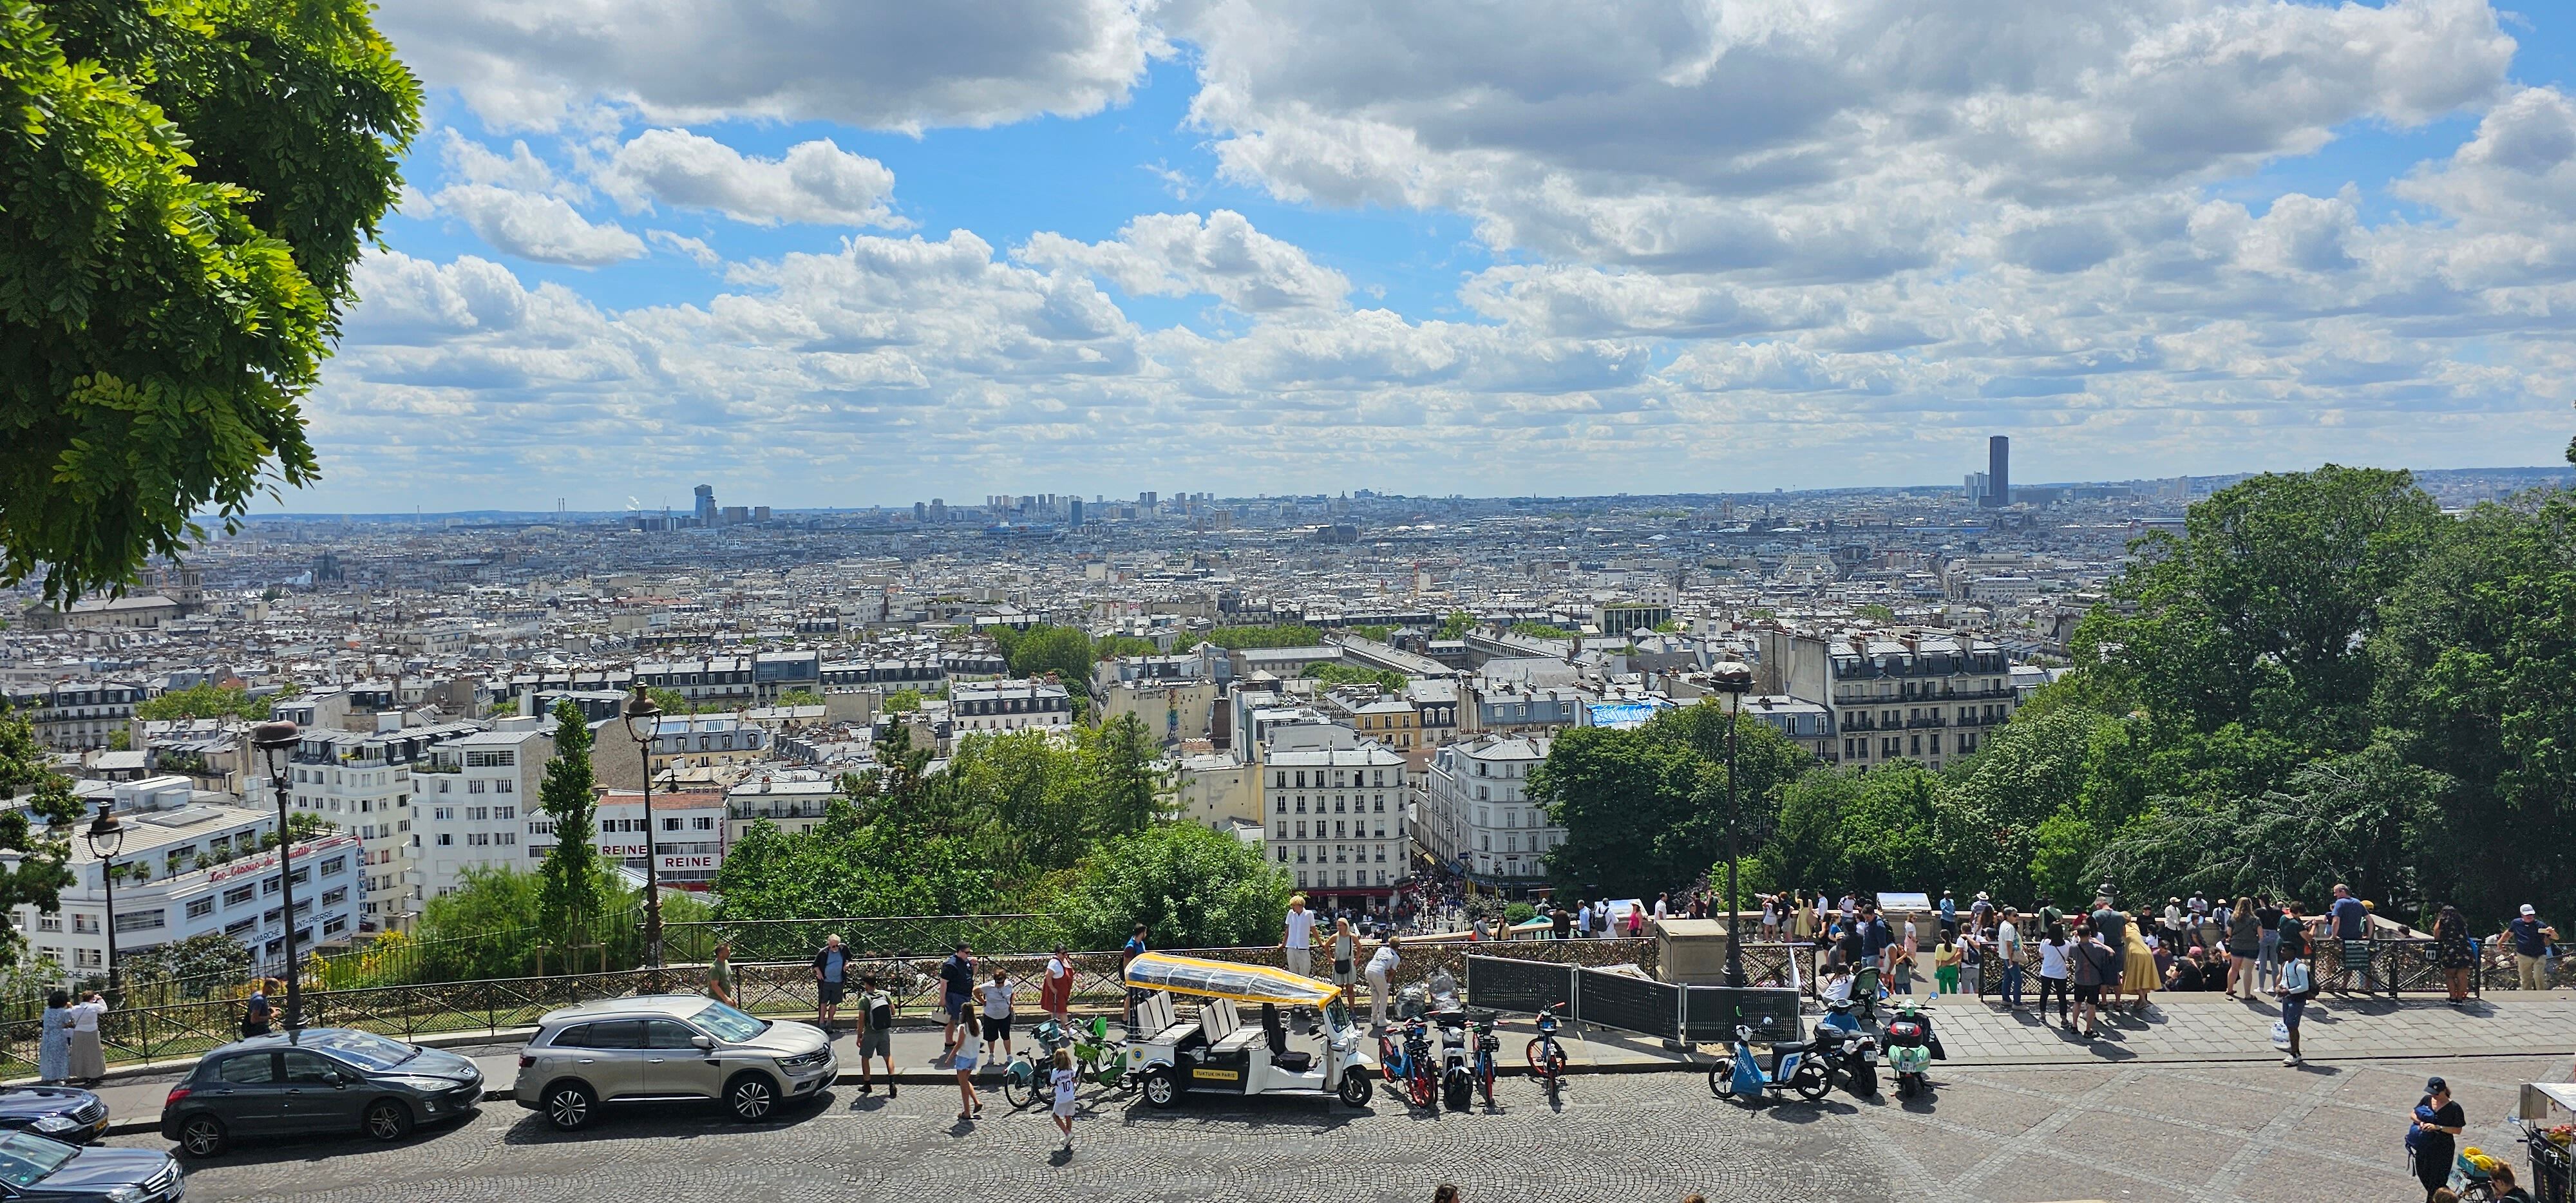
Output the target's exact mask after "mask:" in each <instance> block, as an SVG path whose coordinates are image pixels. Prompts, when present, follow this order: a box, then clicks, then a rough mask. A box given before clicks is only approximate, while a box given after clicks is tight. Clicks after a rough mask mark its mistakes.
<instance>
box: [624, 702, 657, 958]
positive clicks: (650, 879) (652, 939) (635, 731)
mask: <svg viewBox="0 0 2576 1203" xmlns="http://www.w3.org/2000/svg"><path fill="white" fill-rule="evenodd" d="M625 717H626V735H627V738H629V739H632V740H634V741H635V753H636V755H637V756H638V757H640V758H642V760H643V761H644V960H645V963H646V964H648V965H650V966H652V967H653V968H655V969H659V968H661V967H662V858H661V856H660V855H659V854H658V853H659V847H658V845H656V844H655V843H654V839H653V740H654V738H655V737H656V736H659V735H660V734H661V733H662V708H661V707H659V706H656V705H654V704H653V699H652V697H651V696H649V695H647V694H646V693H645V692H644V683H643V682H642V681H637V682H636V683H635V696H633V697H631V698H628V699H626V712H625Z"/></svg>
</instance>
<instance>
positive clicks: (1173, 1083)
mask: <svg viewBox="0 0 2576 1203" xmlns="http://www.w3.org/2000/svg"><path fill="white" fill-rule="evenodd" d="M1145 1102H1146V1103H1147V1104H1148V1105H1150V1106H1153V1107H1156V1108H1159V1109H1161V1110H1164V1111H1169V1110H1171V1109H1172V1108H1174V1107H1178V1106H1180V1105H1181V1079H1180V1076H1179V1075H1177V1074H1174V1073H1173V1072H1172V1071H1171V1070H1168V1069H1153V1070H1147V1071H1145Z"/></svg>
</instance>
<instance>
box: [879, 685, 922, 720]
mask: <svg viewBox="0 0 2576 1203" xmlns="http://www.w3.org/2000/svg"><path fill="white" fill-rule="evenodd" d="M919 709H921V691H920V690H918V689H898V690H896V691H894V692H893V693H890V694H887V695H885V712H886V713H888V714H909V713H911V712H913V711H915V710H919Z"/></svg>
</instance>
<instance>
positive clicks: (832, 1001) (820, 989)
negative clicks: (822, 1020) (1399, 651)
mask: <svg viewBox="0 0 2576 1203" xmlns="http://www.w3.org/2000/svg"><path fill="white" fill-rule="evenodd" d="M849 991H850V985H849V983H848V982H816V983H814V997H815V998H817V999H819V1000H821V1002H822V1004H823V1005H824V1006H827V1007H837V1006H839V1005H841V999H842V998H843V997H844V996H845V995H847V994H848V993H849Z"/></svg>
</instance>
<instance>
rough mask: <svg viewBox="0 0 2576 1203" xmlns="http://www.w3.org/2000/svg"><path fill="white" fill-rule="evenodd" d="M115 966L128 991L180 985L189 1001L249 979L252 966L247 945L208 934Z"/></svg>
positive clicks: (151, 950)
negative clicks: (161, 985) (133, 988)
mask: <svg viewBox="0 0 2576 1203" xmlns="http://www.w3.org/2000/svg"><path fill="white" fill-rule="evenodd" d="M116 964H117V972H118V974H119V976H121V977H123V978H124V979H125V984H126V985H127V986H128V987H129V988H131V987H140V986H148V985H152V984H155V983H160V982H168V983H173V984H179V985H181V986H182V987H183V989H184V993H185V994H186V995H187V996H189V997H196V998H203V997H205V996H206V995H207V994H209V993H211V992H212V991H213V990H214V989H215V988H216V987H217V986H218V985H222V986H230V985H234V984H236V983H239V982H241V981H242V980H243V979H245V978H248V977H249V976H250V972H251V967H252V964H253V962H252V958H251V953H250V948H249V946H248V945H245V944H243V943H242V942H241V941H239V940H236V939H234V938H233V937H231V936H227V935H225V934H224V933H222V932H219V931H209V932H199V933H197V934H196V935H193V936H189V937H187V938H186V939H181V940H172V941H170V942H168V943H166V944H155V945H153V946H152V947H150V948H146V949H143V950H141V951H138V952H130V953H125V954H122V955H120V956H119V957H118V958H117V961H116Z"/></svg>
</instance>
